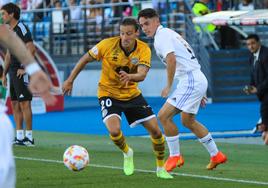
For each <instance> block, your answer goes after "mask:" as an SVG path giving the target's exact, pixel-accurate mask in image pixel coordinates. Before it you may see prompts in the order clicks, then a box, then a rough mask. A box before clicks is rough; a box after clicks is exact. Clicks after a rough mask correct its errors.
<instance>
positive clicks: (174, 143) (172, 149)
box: [166, 135, 180, 157]
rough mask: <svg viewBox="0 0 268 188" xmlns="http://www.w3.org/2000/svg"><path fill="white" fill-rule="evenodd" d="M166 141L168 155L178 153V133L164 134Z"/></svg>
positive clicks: (176, 154)
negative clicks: (174, 134)
mask: <svg viewBox="0 0 268 188" xmlns="http://www.w3.org/2000/svg"><path fill="white" fill-rule="evenodd" d="M166 141H167V145H168V149H169V156H170V157H172V156H178V155H180V143H179V135H177V136H168V137H167V136H166Z"/></svg>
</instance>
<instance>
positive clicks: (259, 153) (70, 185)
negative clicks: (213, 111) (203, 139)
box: [14, 131, 268, 188]
mask: <svg viewBox="0 0 268 188" xmlns="http://www.w3.org/2000/svg"><path fill="white" fill-rule="evenodd" d="M34 136H35V138H36V146H35V147H23V146H14V155H15V156H16V168H17V186H16V187H17V188H50V187H55V188H56V187H57V188H89V187H96V188H102V187H112V188H120V187H122V188H130V187H135V188H143V187H146V188H147V187H149V188H150V187H151V188H156V187H165V188H166V187H180V188H183V187H187V188H196V187H198V188H200V187H204V188H210V187H211V188H215V187H217V188H225V187H226V188H227V187H228V188H233V187H239V188H254V187H268V176H267V174H268V160H267V156H268V150H267V146H262V145H250V144H230V143H218V147H219V148H220V149H221V150H222V151H223V152H224V153H226V154H227V156H228V162H227V163H226V164H223V165H220V166H218V168H217V169H216V170H213V171H208V170H206V169H205V166H206V165H207V163H208V161H209V156H208V153H207V151H206V150H205V148H203V146H202V145H201V144H200V143H199V142H198V141H197V140H189V141H181V151H182V153H183V155H184V158H185V164H184V166H183V167H182V168H180V169H176V170H175V171H174V174H173V175H174V179H172V180H162V179H158V178H157V177H156V174H155V172H154V171H155V158H154V155H153V152H152V148H151V142H150V139H148V138H144V137H127V142H128V144H129V145H130V146H131V147H132V148H133V149H134V152H135V153H134V162H135V169H136V171H135V173H134V175H132V176H125V175H124V174H123V170H122V163H123V155H122V153H121V152H120V151H119V150H118V149H117V148H116V147H115V146H114V145H113V143H112V142H111V141H110V139H109V137H108V136H92V135H83V134H66V133H51V132H37V131H35V132H34ZM73 144H77V145H81V146H84V147H85V148H86V149H87V150H88V152H89V156H90V164H89V166H88V167H86V168H85V169H84V170H83V171H80V172H72V171H70V170H68V169H67V168H66V167H65V166H64V165H63V163H62V155H63V153H64V150H65V149H66V148H67V147H68V146H70V145H73ZM166 151H167V150H166ZM166 156H167V153H166Z"/></svg>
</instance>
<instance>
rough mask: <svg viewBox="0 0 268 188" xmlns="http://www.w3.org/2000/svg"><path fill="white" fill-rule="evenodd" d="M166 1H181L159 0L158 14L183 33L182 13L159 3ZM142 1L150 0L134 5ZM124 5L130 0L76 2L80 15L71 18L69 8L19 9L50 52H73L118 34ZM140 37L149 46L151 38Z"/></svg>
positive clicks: (69, 54)
mask: <svg viewBox="0 0 268 188" xmlns="http://www.w3.org/2000/svg"><path fill="white" fill-rule="evenodd" d="M161 2H162V3H163V2H168V3H167V5H168V6H167V7H169V8H168V9H171V8H170V6H169V3H177V4H178V5H177V6H182V5H181V2H182V1H181V0H180V1H178V0H177V1H176V0H174V1H160V2H159V5H158V9H159V10H158V11H159V12H160V13H161V12H162V14H161V17H160V18H161V22H162V24H163V25H165V26H168V27H170V28H172V29H174V30H175V31H177V32H179V33H181V34H184V30H185V28H184V22H185V21H184V13H179V12H172V11H169V12H167V10H166V9H165V8H166V7H164V8H163V7H161V6H162V5H161V4H160V3H161ZM144 3H151V1H138V2H136V3H135V6H136V7H138V9H141V8H143V6H144ZM123 6H131V5H130V4H129V3H108V4H99V5H90V6H78V8H80V9H81V12H82V18H81V19H79V20H71V16H70V8H69V7H65V8H61V9H55V8H53V9H41V10H32V11H27V12H23V13H22V19H23V20H24V22H25V23H26V25H28V27H29V28H30V30H31V31H32V34H33V38H34V40H35V41H36V42H38V43H39V44H40V45H41V46H42V47H43V48H44V49H46V50H47V51H48V52H49V54H50V55H52V56H66V55H68V56H75V55H81V54H83V53H85V52H86V51H87V50H88V49H90V48H91V47H92V46H94V45H95V44H96V43H98V42H99V41H100V40H102V39H104V38H107V37H111V36H115V35H119V27H118V26H119V21H120V20H121V19H123V14H122V11H123ZM89 9H91V10H92V9H99V10H100V12H101V15H98V16H97V17H93V18H88V17H87V11H88V10H89ZM113 9H117V10H118V11H119V12H118V14H117V15H109V11H111V10H113ZM36 14H38V15H41V16H42V19H41V20H40V19H39V20H38V19H35V17H36V16H35V15H36ZM141 39H142V40H144V41H146V42H148V43H149V45H150V46H152V40H150V39H148V38H146V37H145V36H144V35H141Z"/></svg>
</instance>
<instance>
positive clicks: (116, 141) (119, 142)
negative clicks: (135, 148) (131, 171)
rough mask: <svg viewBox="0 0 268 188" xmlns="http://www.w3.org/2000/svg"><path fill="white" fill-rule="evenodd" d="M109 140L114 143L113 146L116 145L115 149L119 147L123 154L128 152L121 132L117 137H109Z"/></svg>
mask: <svg viewBox="0 0 268 188" xmlns="http://www.w3.org/2000/svg"><path fill="white" fill-rule="evenodd" d="M110 138H111V140H112V141H113V142H114V144H115V145H117V147H119V149H120V150H121V151H123V152H124V153H127V152H128V148H129V147H128V145H127V143H126V139H125V137H124V135H123V133H122V131H121V132H120V134H119V135H118V136H115V137H114V136H112V135H110Z"/></svg>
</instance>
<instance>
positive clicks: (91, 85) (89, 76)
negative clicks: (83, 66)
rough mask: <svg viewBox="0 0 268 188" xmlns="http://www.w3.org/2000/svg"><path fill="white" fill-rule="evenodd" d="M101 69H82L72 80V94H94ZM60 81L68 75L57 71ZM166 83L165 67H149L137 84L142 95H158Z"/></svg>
mask: <svg viewBox="0 0 268 188" xmlns="http://www.w3.org/2000/svg"><path fill="white" fill-rule="evenodd" d="M100 71H101V70H99V69H98V70H96V69H95V70H83V71H82V72H81V73H80V74H79V75H78V77H77V78H76V80H75V82H74V87H73V92H72V96H83V97H85V96H96V94H97V86H98V80H99V77H100ZM59 72H60V73H59V74H60V77H61V81H63V78H66V77H67V76H68V75H64V74H65V73H64V71H59ZM165 84H166V70H165V69H151V70H150V71H149V72H148V74H147V77H146V79H145V80H144V81H143V82H141V83H140V84H139V88H140V89H141V90H142V92H143V95H144V96H150V97H159V96H160V94H161V91H162V89H163V88H164V87H165Z"/></svg>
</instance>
